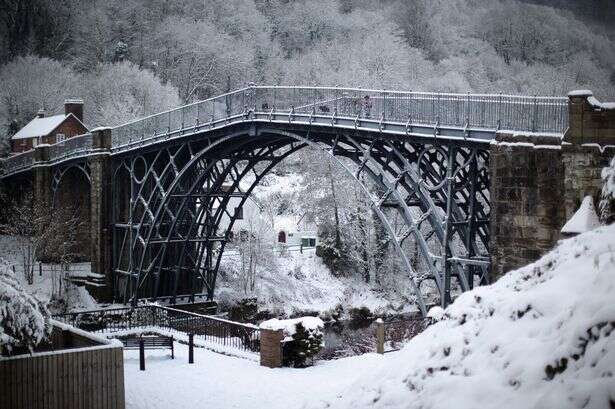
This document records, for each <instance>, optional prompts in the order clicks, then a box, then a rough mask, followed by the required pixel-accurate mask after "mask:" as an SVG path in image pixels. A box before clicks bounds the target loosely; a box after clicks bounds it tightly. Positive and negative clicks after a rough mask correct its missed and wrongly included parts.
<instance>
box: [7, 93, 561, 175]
mask: <svg viewBox="0 0 615 409" xmlns="http://www.w3.org/2000/svg"><path fill="white" fill-rule="evenodd" d="M248 119H251V120H260V121H272V120H276V121H281V120H284V121H286V120H287V121H288V122H293V121H294V122H298V123H305V124H312V123H315V124H318V125H323V124H326V125H330V126H336V125H337V126H347V127H348V126H354V127H355V128H363V127H365V128H367V129H372V130H373V129H377V130H381V131H382V130H383V129H385V128H386V129H389V128H387V127H390V129H391V130H393V131H394V132H401V133H406V134H408V133H409V130H411V129H412V128H413V126H416V127H422V129H423V131H425V130H429V129H433V134H434V135H437V134H439V132H440V129H449V133H451V135H452V134H453V133H455V132H456V134H457V135H459V133H461V134H462V135H463V136H464V137H465V136H466V134H467V130H469V129H472V130H484V131H485V132H483V137H482V138H483V139H485V138H491V139H492V138H493V137H494V136H495V134H494V131H495V130H498V129H505V130H512V131H517V132H542V133H555V134H560V135H561V134H563V133H564V131H565V130H566V128H567V126H568V99H567V98H565V97H538V96H534V97H528V96H521V95H503V94H456V93H433V92H412V91H410V92H404V91H388V90H370V89H360V88H341V87H301V86H249V87H246V88H242V89H239V90H237V91H233V92H229V93H227V94H223V95H219V96H216V97H213V98H209V99H206V100H204V101H199V102H195V103H192V104H189V105H185V106H182V107H179V108H175V109H172V110H169V111H165V112H161V113H158V114H155V115H150V116H148V117H145V118H141V119H137V120H135V121H132V122H129V123H127V124H124V125H120V126H117V127H115V128H113V129H112V131H111V138H112V150H113V151H114V152H119V151H125V150H129V149H136V148H139V147H141V146H145V145H149V144H152V143H156V142H159V141H161V140H165V139H167V138H171V137H176V136H178V135H183V134H184V133H188V132H196V131H202V130H205V129H212V128H218V127H222V126H225V125H228V124H232V123H236V122H242V121H245V120H248ZM394 125H395V126H394ZM487 131H488V132H487ZM430 132H432V131H430ZM442 133H443V136H446V135H444V134H445V132H442ZM91 148H92V138H91V135H89V134H86V135H81V136H78V137H73V138H69V139H67V140H65V141H64V142H60V143H57V144H55V145H52V146H51V148H50V156H51V158H50V159H51V160H53V161H59V160H64V159H67V158H71V157H74V156H79V155H82V154H87V153H88V151H89V150H90V149H91ZM33 163H34V154H33V152H26V153H24V154H21V155H15V156H13V157H11V158H9V159H7V160H5V161H4V167H5V172H6V173H14V172H16V171H19V170H21V169H23V168H27V167H28V166H31V165H32V164H33Z"/></svg>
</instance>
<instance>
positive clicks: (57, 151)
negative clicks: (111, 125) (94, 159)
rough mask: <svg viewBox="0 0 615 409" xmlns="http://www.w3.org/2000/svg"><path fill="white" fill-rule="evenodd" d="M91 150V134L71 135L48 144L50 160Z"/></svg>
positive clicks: (66, 157) (62, 158) (65, 157)
mask: <svg viewBox="0 0 615 409" xmlns="http://www.w3.org/2000/svg"><path fill="white" fill-rule="evenodd" d="M91 150H92V134H90V133H86V134H83V135H78V136H73V137H71V138H67V139H65V140H63V141H61V142H57V143H55V144H53V145H50V146H49V160H50V161H51V162H54V161H58V160H64V159H68V158H71V157H75V156H79V155H83V154H87V153H89V152H90V151H91Z"/></svg>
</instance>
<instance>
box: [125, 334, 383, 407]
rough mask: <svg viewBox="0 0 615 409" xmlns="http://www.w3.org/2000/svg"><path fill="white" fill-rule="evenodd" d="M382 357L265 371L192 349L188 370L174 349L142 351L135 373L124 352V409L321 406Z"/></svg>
mask: <svg viewBox="0 0 615 409" xmlns="http://www.w3.org/2000/svg"><path fill="white" fill-rule="evenodd" d="M385 360H389V361H391V362H392V360H394V353H391V354H387V355H385V356H384V357H383V356H380V355H376V354H367V355H362V356H360V357H351V358H344V359H339V360H335V361H323V362H320V363H318V364H317V365H316V366H314V367H311V368H306V369H293V368H279V369H269V368H265V367H262V366H259V364H258V363H257V362H253V361H249V360H246V359H241V358H234V357H229V356H225V355H220V354H217V353H214V352H211V351H208V350H205V349H201V348H195V351H194V361H195V363H194V364H193V365H190V364H188V349H187V347H186V346H185V345H183V344H177V343H176V344H175V359H174V360H173V359H171V356H170V351H164V350H152V351H146V359H145V369H146V370H145V372H142V371H140V370H139V351H137V350H131V351H125V352H124V368H125V369H124V373H125V377H126V378H125V385H126V408H127V409H169V408H173V409H195V408H216V409H225V408H253V409H260V408H267V409H278V408H279V409H288V408H302V407H305V406H306V405H310V406H312V405H317V406H318V405H321V404H322V403H323V401H324V400H331V399H333V398H335V397H336V395H337V394H338V393H339V392H340V390H342V389H345V388H347V387H349V386H350V385H351V384H352V383H353V382H354V381H355V380H356V379H357V377H358V376H359V375H360V374H364V373H367V372H370V371H372V370H373V369H374V368H375V367H378V366H379V365H381V363H382V362H383V361H385Z"/></svg>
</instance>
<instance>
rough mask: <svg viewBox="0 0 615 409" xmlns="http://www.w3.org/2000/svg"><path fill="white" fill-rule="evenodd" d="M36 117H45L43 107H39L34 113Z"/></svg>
mask: <svg viewBox="0 0 615 409" xmlns="http://www.w3.org/2000/svg"><path fill="white" fill-rule="evenodd" d="M36 117H37V118H45V110H44V109H43V108H41V109H39V110H38V112H37V113H36Z"/></svg>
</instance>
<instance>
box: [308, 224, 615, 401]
mask: <svg viewBox="0 0 615 409" xmlns="http://www.w3.org/2000/svg"><path fill="white" fill-rule="evenodd" d="M393 355H394V356H393ZM613 372H615V226H610V227H601V228H599V229H597V230H594V231H591V232H588V233H585V234H582V235H580V236H577V237H575V238H572V239H568V240H566V241H564V242H563V243H561V244H560V245H559V246H558V247H557V248H556V249H555V250H553V251H552V252H551V253H549V254H548V255H546V256H545V257H543V258H542V259H541V260H539V261H538V262H536V263H534V264H531V265H528V266H526V267H524V268H521V269H519V270H516V271H513V272H511V273H509V274H507V275H506V276H504V277H502V278H501V279H500V280H499V281H498V282H496V283H495V284H493V285H491V286H489V287H480V288H477V289H475V290H473V291H471V292H468V293H465V294H463V295H461V296H460V297H459V298H458V299H457V300H456V301H455V303H454V304H452V305H451V306H449V307H448V308H447V309H446V311H445V314H444V315H443V317H442V320H441V321H440V322H438V323H436V324H434V325H433V326H432V327H430V328H429V329H427V330H426V331H425V332H424V333H422V334H421V335H419V336H418V337H416V338H414V339H413V340H412V341H411V342H410V343H409V344H408V345H407V346H406V347H405V348H404V349H403V350H402V351H401V352H399V353H398V354H391V355H390V356H388V357H385V359H384V360H383V361H382V362H381V364H380V365H379V368H378V369H377V370H374V371H369V374H367V375H365V376H364V377H362V378H360V379H359V380H358V381H357V382H355V383H354V384H353V385H352V386H350V387H349V388H347V389H346V390H345V391H344V392H342V393H340V394H338V397H337V398H334V399H333V400H330V401H329V402H328V403H327V404H326V405H325V406H327V407H343V408H364V407H375V408H425V409H428V408H438V409H442V408H455V409H466V408H467V409H475V408H482V409H485V408H497V409H507V408H511V409H513V408H515V409H516V408H524V409H527V408H559V409H562V408H609V407H611V408H612V407H613V406H614V405H615V378H614V377H613ZM329 405H330V406H329ZM318 406H320V405H318Z"/></svg>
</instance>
